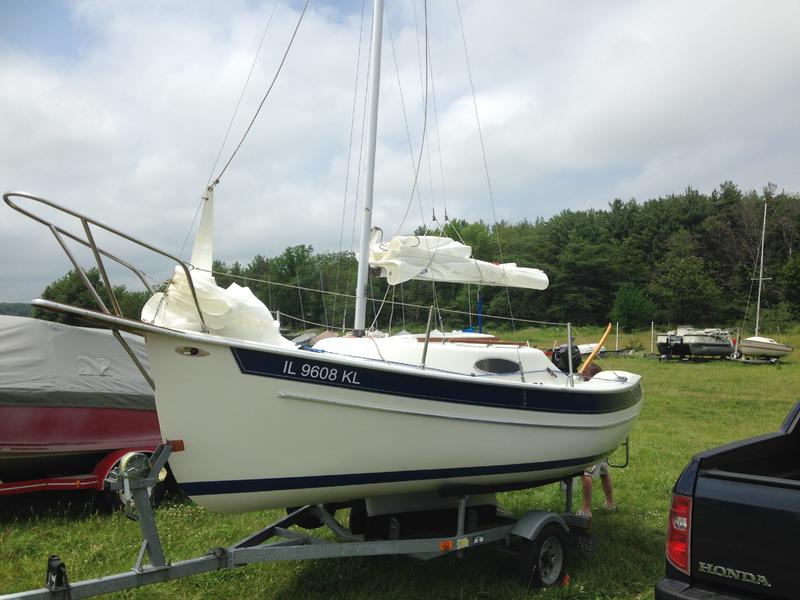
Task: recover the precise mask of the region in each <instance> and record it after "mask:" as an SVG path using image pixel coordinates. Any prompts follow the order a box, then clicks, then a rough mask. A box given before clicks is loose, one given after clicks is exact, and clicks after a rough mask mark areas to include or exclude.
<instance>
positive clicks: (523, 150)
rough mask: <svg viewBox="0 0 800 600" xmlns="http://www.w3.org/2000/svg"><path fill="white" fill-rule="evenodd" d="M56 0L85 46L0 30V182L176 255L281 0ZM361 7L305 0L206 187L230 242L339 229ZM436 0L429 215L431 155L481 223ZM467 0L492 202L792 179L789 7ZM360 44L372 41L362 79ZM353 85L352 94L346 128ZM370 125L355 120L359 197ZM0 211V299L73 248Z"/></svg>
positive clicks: (441, 8)
mask: <svg viewBox="0 0 800 600" xmlns="http://www.w3.org/2000/svg"><path fill="white" fill-rule="evenodd" d="M67 6H68V8H69V10H70V11H72V14H71V15H70V18H71V19H72V20H73V21H74V23H73V24H75V23H77V24H79V25H80V27H81V28H82V31H85V32H88V34H87V35H85V36H84V37H83V38H80V39H85V40H86V42H87V43H86V46H85V47H81V48H74V47H68V48H67V47H65V48H63V50H64V51H63V55H62V56H59V55H54V54H53V53H52V51H51V52H50V53H49V54H47V55H42V54H40V53H37V51H36V40H35V31H31V36H32V37H31V42H30V44H29V45H25V44H23V45H22V46H20V45H19V44H18V45H17V46H16V47H10V46H2V47H0V80H2V81H3V85H2V86H0V138H2V139H3V141H4V143H3V144H2V145H0V181H2V182H3V187H4V188H5V189H12V188H13V189H26V190H29V191H32V192H34V193H39V194H41V195H44V196H47V197H49V198H51V199H53V200H55V201H58V202H63V203H65V204H67V205H68V206H70V207H72V208H74V209H76V210H78V211H80V212H84V213H87V214H90V215H92V216H95V217H97V218H99V219H100V220H103V221H106V222H108V223H109V224H111V225H115V226H119V227H121V228H122V229H125V230H126V231H128V232H130V233H131V234H133V235H136V236H137V237H141V238H143V239H145V240H147V241H150V242H152V243H154V244H156V245H161V246H163V247H164V248H165V249H167V250H169V251H171V252H178V251H179V250H180V247H181V244H182V243H183V241H184V238H185V236H186V234H187V232H188V229H189V227H190V224H191V222H192V217H193V216H194V214H195V210H196V207H197V201H198V199H199V196H200V193H201V191H202V189H203V187H204V185H205V183H206V180H207V178H208V177H209V174H210V171H211V165H212V164H213V162H214V159H215V157H216V155H217V152H218V150H219V144H220V142H221V140H222V136H223V134H224V132H225V129H226V127H227V125H228V121H229V119H230V115H231V111H232V110H233V106H234V105H235V103H236V101H237V99H238V97H239V94H240V92H241V86H242V83H243V81H244V79H245V77H246V76H247V73H248V71H249V69H250V65H251V62H252V58H253V55H254V52H255V49H256V47H257V45H258V41H259V39H260V35H261V32H262V30H263V27H264V24H265V23H266V21H267V17H268V16H269V14H270V11H271V10H272V4H271V3H265V5H263V6H262V5H258V6H254V5H252V4H251V3H249V2H245V1H244V0H241V1H236V2H226V3H216V2H202V3H201V2H191V3H189V2H186V3H169V2H155V1H154V2H144V3H107V2H96V1H86V2H81V3H77V4H69V5H67ZM299 8H300V6H299V5H298V4H296V3H291V4H288V5H287V4H286V3H283V2H281V3H279V4H278V6H277V9H276V11H275V16H274V19H273V21H272V23H271V26H270V32H269V35H268V36H267V41H266V43H265V45H264V48H263V49H262V54H261V58H260V59H259V62H258V64H257V67H256V69H255V71H254V73H253V77H252V80H251V85H250V88H249V89H248V92H247V93H246V94H245V97H244V100H243V103H242V108H241V110H240V115H239V118H238V119H237V121H236V123H235V124H234V127H233V130H232V133H231V137H230V139H229V142H228V145H227V148H226V150H225V152H224V153H223V161H224V160H225V159H226V158H227V156H228V153H229V152H230V149H231V148H232V146H233V145H234V144H235V143H236V142H238V139H239V137H240V136H241V133H242V131H243V128H244V127H245V125H246V123H247V122H248V121H249V119H250V116H251V115H252V112H253V110H254V109H255V106H256V105H257V103H258V102H259V101H260V98H261V95H262V94H263V91H264V89H265V86H266V85H267V83H268V82H269V81H270V79H271V77H272V75H273V73H274V71H275V68H276V67H277V64H278V61H279V60H280V57H281V55H282V53H283V50H284V48H285V46H286V44H287V42H288V39H289V36H290V35H291V32H292V29H293V27H294V25H295V23H296V20H297V17H298V11H299ZM415 8H416V15H415V11H414V9H415ZM352 10H353V11H354V12H352V13H350V12H346V11H345V10H344V9H342V8H341V7H340V6H338V5H335V4H333V5H325V4H318V5H315V4H313V3H312V6H311V8H310V12H309V13H308V14H307V15H306V18H305V21H304V23H303V25H302V26H301V29H300V31H299V33H298V36H297V39H296V41H295V46H294V48H293V49H292V51H291V53H290V55H289V58H288V60H287V63H286V66H285V69H284V71H283V73H282V74H281V76H280V78H279V80H278V82H277V84H276V86H275V88H274V90H273V92H272V95H271V96H270V98H269V99H268V101H267V104H266V105H265V108H264V110H263V113H262V115H261V116H260V118H259V120H258V121H257V122H256V124H255V127H254V128H253V131H252V132H251V134H250V137H249V138H248V140H247V141H246V142H245V145H244V146H243V148H242V150H241V152H240V154H239V156H238V157H237V159H236V161H235V162H234V163H233V164H232V165H231V167H230V169H229V171H228V172H227V173H226V175H225V177H224V179H223V182H222V183H221V185H220V186H219V188H218V191H217V203H218V204H217V207H218V208H217V211H216V216H217V243H216V247H217V255H218V257H219V258H221V259H223V260H226V261H233V260H243V261H247V260H249V259H250V258H252V257H253V256H254V255H255V254H257V253H261V254H264V255H267V256H270V255H274V254H277V253H279V252H281V251H282V250H283V248H284V247H286V246H287V245H292V244H298V243H309V244H312V245H313V246H314V247H315V248H316V249H318V250H329V249H336V248H337V247H338V243H339V238H340V231H339V223H340V221H341V211H342V204H341V203H342V199H343V197H344V186H345V170H346V168H345V165H346V159H347V152H348V137H349V133H350V129H349V128H350V119H351V110H352V102H353V98H352V95H353V85H354V78H355V53H356V48H357V44H358V39H357V37H358V31H359V26H360V22H359V19H360V6H357V5H356V3H353V6H352ZM387 10H388V14H389V21H390V22H391V26H392V33H393V37H394V47H395V50H396V53H397V58H398V61H399V70H400V77H401V81H402V86H403V100H404V104H405V107H406V110H407V112H408V118H409V128H410V136H411V139H412V146H413V147H414V152H415V154H416V153H417V152H418V145H419V139H420V132H421V127H422V115H421V113H422V106H423V97H422V90H421V85H420V60H419V54H418V52H420V51H422V48H423V47H424V46H423V45H422V44H421V43H419V42H418V37H417V30H416V29H415V23H416V24H417V26H418V27H420V28H421V27H422V25H423V20H422V15H423V11H422V4H421V3H417V5H416V7H415V6H414V5H413V4H411V3H395V2H390V3H388V6H387ZM428 10H429V33H430V44H431V54H432V62H433V72H434V76H435V81H434V84H435V89H436V102H437V108H438V117H439V118H438V125H439V130H438V132H437V131H436V129H435V128H434V125H435V124H434V121H433V118H432V116H431V118H429V123H428V125H429V128H428V140H429V143H430V167H429V165H428V156H427V155H426V156H424V158H425V160H424V161H423V164H422V169H421V174H420V182H419V183H420V191H421V195H422V198H423V201H424V208H423V210H422V214H423V216H424V218H426V219H428V218H429V217H430V213H431V198H432V197H433V199H434V201H435V203H436V210H437V213H438V215H439V217H440V218H441V216H442V214H441V210H442V204H443V202H442V198H441V192H440V190H441V189H442V181H441V180H440V179H441V178H440V166H439V165H440V163H439V161H440V159H441V171H442V172H443V173H444V182H443V187H444V189H445V193H446V196H447V203H448V211H449V213H450V216H452V217H459V218H466V219H478V218H482V219H484V220H488V221H491V220H492V218H493V216H492V211H491V209H490V207H489V203H488V188H487V182H486V175H485V173H484V169H483V156H482V153H481V148H480V142H479V139H478V135H477V128H476V123H475V115H474V106H473V100H472V92H471V90H470V84H469V80H468V77H467V71H466V63H465V59H464V48H463V44H462V40H461V32H460V28H459V25H458V18H457V14H456V12H455V5H454V4H453V3H439V2H435V3H429V7H428ZM2 11H3V8H2V5H0V20H2V17H3V15H2ZM462 12H463V17H464V26H465V30H466V35H467V43H468V49H469V56H470V64H471V69H472V76H473V81H474V85H475V89H476V94H477V103H478V108H479V111H480V119H481V125H482V127H483V135H484V141H485V145H486V152H487V162H488V164H489V169H490V175H491V181H492V187H493V191H494V195H495V202H496V205H497V213H498V215H497V216H498V218H506V219H512V220H519V219H523V218H527V219H535V218H536V217H548V216H550V215H552V214H554V213H556V212H559V211H560V210H562V209H564V208H587V207H589V206H594V207H598V208H602V207H604V206H605V205H606V203H607V202H608V201H610V200H611V199H613V198H614V197H617V196H618V197H622V198H629V197H632V196H635V197H637V198H638V199H640V200H645V199H647V198H649V197H654V196H659V195H666V194H669V193H676V192H680V191H682V190H683V189H685V188H686V186H687V185H692V186H695V187H699V188H700V189H701V190H703V191H710V190H711V189H712V188H713V187H714V186H715V185H717V184H718V183H720V182H721V181H723V180H726V179H732V180H734V181H735V182H737V183H738V184H739V185H740V186H742V187H744V188H756V189H760V188H761V186H763V185H764V184H765V183H766V182H767V181H775V182H776V183H777V184H778V185H779V187H781V188H785V189H787V190H788V191H797V190H798V189H800V173H798V171H797V168H796V148H795V145H796V141H797V139H799V138H800V118H798V117H800V114H798V113H800V108H799V107H800V80H798V79H797V77H796V73H797V72H799V71H800V43H798V42H797V39H796V31H797V30H798V26H800V5H797V4H796V3H795V2H792V1H791V0H786V1H775V2H770V3H768V4H764V3H760V2H756V1H755V0H751V1H744V0H740V1H736V2H723V1H721V0H717V1H709V2H704V3H700V4H698V3H693V2H688V1H680V2H671V3H663V2H644V3H640V2H621V3H614V4H612V5H609V4H597V3H591V2H578V1H574V2H567V3H551V2H527V1H525V2H522V1H520V2H517V3H502V4H497V3H492V2H477V1H476V2H462ZM59 18H63V15H61V16H60V17H59ZM11 25H12V26H13V23H12V24H11ZM369 26H370V24H369V18H368V19H367V22H366V23H365V29H366V30H367V31H368V30H369ZM77 39H79V38H75V37H70V38H65V40H66V42H65V43H70V44H75V43H76V40H77ZM384 39H385V46H384V59H383V65H384V70H383V74H382V100H383V102H382V105H381V113H380V121H379V122H380V128H381V129H380V134H379V150H378V167H377V176H376V202H377V204H376V207H375V216H376V224H379V225H383V226H384V228H385V229H386V230H387V231H394V228H395V227H396V224H397V223H399V221H400V220H401V218H402V216H403V213H404V212H405V210H406V204H407V202H408V198H409V194H410V190H411V177H412V175H413V169H412V160H411V158H410V157H409V150H408V134H407V132H406V125H405V123H404V120H403V117H402V113H401V107H400V95H399V92H398V88H397V75H396V73H395V67H394V62H393V53H392V48H391V45H390V43H389V42H390V39H389V36H388V35H385V36H384ZM51 45H52V44H51ZM366 58H367V48H366V47H364V48H363V49H362V63H361V69H362V72H361V79H360V84H361V86H362V87H363V83H364V77H365V76H364V70H365V68H366ZM362 103H363V95H360V96H359V100H358V110H357V114H356V124H357V126H358V125H359V124H360V122H361V116H360V108H361V106H362ZM359 136H360V132H359V131H358V129H357V130H356V133H355V140H356V147H355V148H354V152H353V156H352V158H351V162H352V165H351V172H350V181H349V190H350V193H349V197H348V210H352V207H353V202H354V197H355V182H356V179H357V174H356V164H357V163H358V147H357V142H358V139H359ZM439 140H441V146H442V148H441V155H440V153H439V145H438V142H439ZM429 174H430V175H429ZM431 178H432V181H431ZM431 189H433V192H431ZM2 211H3V212H2V213H0V215H1V216H0V272H2V274H3V277H2V279H3V284H2V288H0V301H3V300H7V301H24V300H27V299H28V298H30V297H33V296H35V295H37V294H38V293H39V291H40V290H41V289H42V288H43V287H44V285H46V284H47V283H49V282H50V281H52V280H53V279H54V278H55V277H57V276H60V275H61V274H63V273H64V272H65V271H66V270H67V268H68V264H67V263H66V261H65V259H62V258H60V253H59V251H58V250H57V248H56V247H55V244H54V243H53V242H52V241H51V240H50V239H48V236H49V234H47V232H46V231H45V230H44V229H43V228H38V229H37V227H35V226H34V225H33V224H28V223H26V222H24V221H23V220H22V219H21V217H19V216H18V215H16V214H13V213H11V212H10V211H8V210H7V209H5V208H3V209H2ZM409 214H410V216H409V220H408V221H407V230H410V229H413V228H414V227H416V226H417V225H419V224H420V219H421V217H420V216H419V215H420V209H419V207H418V206H417V205H416V200H415V203H414V205H413V206H412V208H411V210H410V213H409ZM351 215H352V213H349V214H348V215H347V216H346V219H345V232H344V235H343V239H344V241H345V246H346V247H349V242H350V230H351V226H352V216H351ZM145 266H146V268H148V269H150V268H153V269H156V265H155V264H151V263H148V262H146V263H145ZM156 270H158V269H156ZM162 270H163V274H164V275H165V274H166V273H168V271H169V269H168V268H164V269H162Z"/></svg>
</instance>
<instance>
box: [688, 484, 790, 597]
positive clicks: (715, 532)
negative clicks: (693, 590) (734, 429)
mask: <svg viewBox="0 0 800 600" xmlns="http://www.w3.org/2000/svg"><path fill="white" fill-rule="evenodd" d="M692 529H693V531H692V547H691V563H692V579H693V581H694V582H695V583H697V584H700V585H709V586H711V587H714V588H717V589H721V590H728V591H730V592H732V593H742V594H744V595H747V596H753V595H758V596H760V597H764V598H797V597H798V595H799V594H800V584H799V583H798V579H797V559H798V556H800V482H798V481H796V480H791V479H780V478H774V477H761V476H756V475H746V474H740V473H730V472H727V471H721V470H717V469H709V470H702V469H701V471H700V473H699V474H698V478H697V484H696V488H695V495H694V502H693V507H692Z"/></svg>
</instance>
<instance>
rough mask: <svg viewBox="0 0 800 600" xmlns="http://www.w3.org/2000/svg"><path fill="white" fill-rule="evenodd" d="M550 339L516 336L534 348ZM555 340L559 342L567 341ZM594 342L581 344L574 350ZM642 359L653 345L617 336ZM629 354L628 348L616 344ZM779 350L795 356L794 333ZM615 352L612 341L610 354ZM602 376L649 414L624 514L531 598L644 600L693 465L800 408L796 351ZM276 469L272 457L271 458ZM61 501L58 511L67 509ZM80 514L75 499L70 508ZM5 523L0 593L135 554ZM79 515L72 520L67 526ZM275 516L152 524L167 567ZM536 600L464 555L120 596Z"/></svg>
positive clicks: (110, 527) (256, 572) (123, 534)
mask: <svg viewBox="0 0 800 600" xmlns="http://www.w3.org/2000/svg"><path fill="white" fill-rule="evenodd" d="M554 334H556V335H557V332H554V331H544V332H543V331H539V332H536V333H535V334H531V332H527V333H526V332H520V333H519V335H520V336H522V337H523V338H524V337H525V336H526V335H527V336H528V337H533V338H534V342H535V343H537V344H539V345H540V346H547V345H548V344H551V343H552V342H547V341H546V340H547V339H549V338H550V337H553V335H554ZM562 335H563V334H562ZM597 337H599V333H598V330H596V329H592V330H587V331H579V332H578V341H581V342H583V341H591V340H596V339H597ZM637 340H638V341H639V343H640V345H641V346H642V347H644V349H645V350H649V340H650V333H649V332H645V333H642V334H641V335H637V336H622V338H621V345H623V346H624V345H633V344H634V343H635V342H636V341H637ZM623 341H624V343H623ZM785 341H787V342H788V343H790V344H792V345H793V346H794V347H795V348H800V331H799V330H798V329H797V328H796V329H795V330H794V331H792V332H790V334H789V335H788V336H785ZM607 345H608V346H610V347H612V348H613V338H612V339H611V343H610V344H607ZM601 362H602V366H603V367H604V368H606V369H614V368H616V369H623V370H626V371H632V372H636V373H641V374H642V375H643V377H644V379H643V382H644V384H643V386H644V393H645V407H644V410H643V412H642V415H641V417H640V419H639V420H638V422H637V423H636V426H635V427H634V430H633V432H632V435H631V446H632V456H631V464H630V466H629V467H628V468H627V469H624V470H618V469H615V470H614V471H613V476H614V482H615V492H616V497H617V503H618V505H619V511H618V512H616V513H611V514H607V513H604V512H602V511H601V510H599V507H600V506H601V504H602V493H601V491H600V490H599V485H598V486H596V488H597V489H596V490H595V497H594V506H595V517H594V525H593V527H594V532H595V536H596V553H595V555H594V556H585V555H581V554H579V553H577V552H572V553H571V554H570V556H569V559H570V565H569V567H568V572H569V574H570V577H571V583H570V585H569V586H567V587H564V588H557V589H548V590H545V591H542V592H538V594H539V596H538V597H540V598H544V599H562V598H563V599H566V598H576V599H577V598H582V599H612V598H613V599H616V598H620V599H631V600H633V599H644V598H652V595H653V592H652V590H653V585H654V583H655V582H656V580H657V579H659V578H660V577H661V575H662V573H663V562H664V558H663V546H664V531H665V525H666V516H667V510H668V501H669V493H670V489H671V487H672V485H673V483H674V481H675V479H676V477H677V476H678V474H679V473H680V471H681V469H682V468H683V466H684V465H685V464H686V462H687V461H688V460H689V458H690V457H691V456H692V454H694V453H695V452H698V451H699V450H703V449H706V448H710V447H713V446H715V445H719V444H722V443H724V442H728V441H732V440H735V439H739V438H744V437H748V436H751V435H755V434H758V433H762V432H766V431H773V430H776V429H777V428H778V427H779V426H780V424H781V422H782V420H783V418H784V416H785V415H786V413H787V412H788V410H789V409H790V407H791V406H792V405H793V404H794V402H795V401H797V400H800V350H796V351H795V353H794V356H792V357H790V359H789V360H786V361H785V363H784V364H781V365H777V366H770V365H745V364H738V363H731V362H727V361H711V362H705V363H687V362H669V363H666V362H664V363H662V362H659V361H658V360H655V359H653V358H644V357H635V358H633V357H632V358H621V357H620V358H613V359H604V360H602V361H601ZM276 459H278V460H280V457H276ZM62 498H63V497H62ZM68 498H72V499H73V500H75V501H77V497H73V496H68ZM500 501H501V503H502V504H503V505H504V506H506V507H507V508H509V509H511V510H513V511H514V512H517V513H522V512H524V511H525V510H527V509H528V508H548V509H552V510H560V509H561V507H562V503H563V499H562V492H561V491H560V489H559V487H558V486H556V485H553V486H548V487H545V488H540V489H538V490H529V491H520V492H513V493H508V494H502V495H501V497H500ZM15 506H16V512H15V514H14V515H13V516H9V513H8V510H6V511H5V513H4V516H3V517H2V520H0V592H2V593H7V592H14V591H21V590H24V589H29V588H32V587H40V586H41V585H42V583H43V578H44V567H45V564H46V559H47V556H48V555H49V554H52V553H57V554H59V555H60V556H61V558H62V559H63V560H64V561H65V562H66V563H67V566H68V568H69V574H70V579H71V580H73V581H75V580H78V579H85V578H88V577H97V576H100V575H103V574H111V573H116V572H120V571H124V570H127V569H129V568H130V567H131V565H132V564H133V560H134V558H135V555H136V552H137V550H138V545H139V538H138V527H137V525H136V524H135V523H133V522H131V521H129V520H127V519H125V517H124V516H123V515H122V514H115V515H111V516H107V515H100V514H96V513H92V512H91V511H88V510H81V509H80V507H78V508H75V507H73V508H72V509H71V510H68V511H67V510H63V509H61V508H59V507H54V506H53V505H52V504H47V503H42V502H39V503H38V504H37V506H36V508H35V509H32V510H28V509H24V508H22V509H21V508H20V507H19V505H18V504H16V503H15ZM76 512H77V513H78V514H77V515H76V514H74V513H76ZM279 514H280V513H279V512H278V511H268V512H262V513H250V514H245V515H225V516H220V515H215V514H212V513H208V512H206V511H204V510H201V509H200V508H198V507H196V506H194V505H193V504H191V503H188V502H173V503H171V504H168V505H167V506H164V507H162V508H161V509H159V511H158V517H157V518H158V521H159V525H160V527H161V528H162V529H161V531H162V535H163V539H164V544H165V547H166V551H167V555H168V557H169V558H171V559H173V560H178V559H183V558H189V557H192V556H197V555H200V554H202V553H204V552H205V551H207V550H208V549H209V548H210V547H212V546H224V545H228V544H230V543H232V542H234V541H236V540H237V539H239V538H241V537H243V536H244V535H246V534H248V533H250V532H251V531H254V530H256V529H258V528H260V527H261V526H263V525H264V524H266V522H268V521H270V520H271V519H273V518H274V517H276V516H277V515H279ZM536 594H537V592H533V591H531V590H526V589H525V588H523V587H522V586H521V585H520V584H518V583H517V580H516V578H515V571H514V564H513V560H509V557H508V556H506V555H503V554H501V553H495V552H492V551H490V550H476V551H474V552H467V553H466V554H465V555H464V558H463V559H461V560H458V559H456V558H455V557H454V556H447V557H444V558H441V559H437V560H433V561H429V562H426V563H421V562H416V561H413V560H410V559H404V558H369V559H340V560H330V561H308V562H298V563H282V564H281V563H277V564H271V565H258V566H250V567H246V568H243V569H237V570H235V571H229V572H220V573H212V574H207V575H202V576H197V577H193V578H189V579H185V580H183V581H176V582H171V583H167V584H160V585H158V586H152V587H149V588H143V589H140V590H136V591H131V592H125V593H122V594H118V595H117V596H116V597H124V598H154V597H156V598H235V597H238V598H365V599H366V598H369V599H370V600H377V599H380V598H437V599H439V598H452V599H459V600H460V599H462V598H485V599H490V598H525V597H529V596H534V595H536Z"/></svg>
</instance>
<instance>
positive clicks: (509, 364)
mask: <svg viewBox="0 0 800 600" xmlns="http://www.w3.org/2000/svg"><path fill="white" fill-rule="evenodd" d="M475 370H476V371H480V372H481V373H489V374H491V375H512V374H513V373H519V364H518V363H516V362H514V361H513V360H507V359H505V358H482V359H480V360H478V361H475Z"/></svg>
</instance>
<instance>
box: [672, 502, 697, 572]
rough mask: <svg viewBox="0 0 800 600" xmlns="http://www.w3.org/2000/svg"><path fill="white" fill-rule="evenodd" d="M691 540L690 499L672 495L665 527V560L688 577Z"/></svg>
mask: <svg viewBox="0 0 800 600" xmlns="http://www.w3.org/2000/svg"><path fill="white" fill-rule="evenodd" d="M691 539H692V499H691V498H690V497H689V496H683V495H681V494H672V506H671V507H670V511H669V525H668V526H667V560H668V561H669V562H670V564H671V565H672V566H673V567H675V568H676V569H678V570H679V571H681V572H683V573H685V574H686V575H689V548H690V546H689V544H690V542H691Z"/></svg>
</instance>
